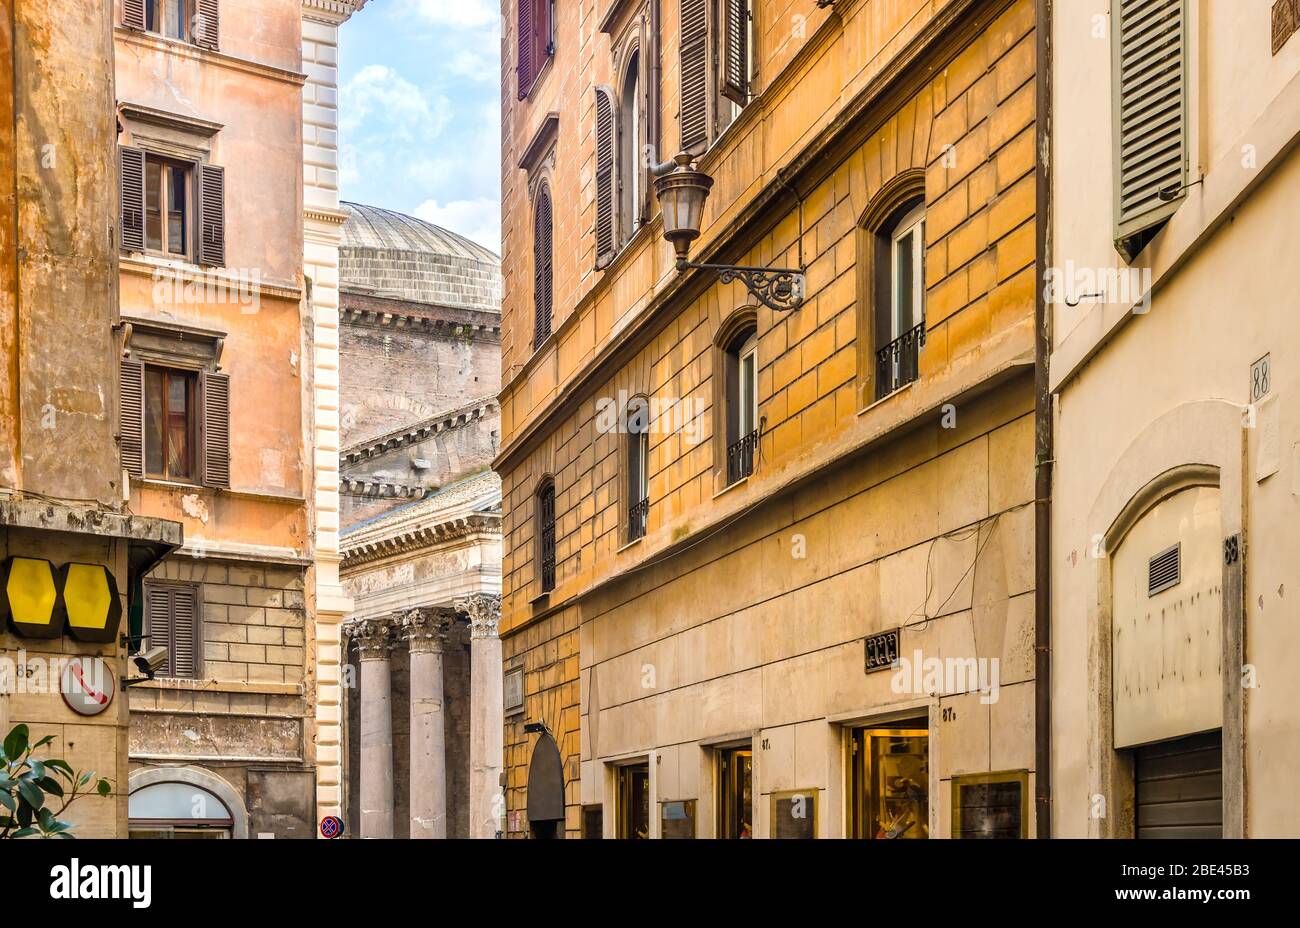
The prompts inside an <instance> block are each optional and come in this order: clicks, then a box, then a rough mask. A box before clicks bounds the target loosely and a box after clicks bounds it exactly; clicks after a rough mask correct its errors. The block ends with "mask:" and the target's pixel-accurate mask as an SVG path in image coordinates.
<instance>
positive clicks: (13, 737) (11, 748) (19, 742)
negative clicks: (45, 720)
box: [5, 725, 27, 757]
mask: <svg viewBox="0 0 1300 928" xmlns="http://www.w3.org/2000/svg"><path fill="white" fill-rule="evenodd" d="M26 750H27V726H26V725H15V726H14V727H13V729H12V730H11V731H10V732H9V734H8V735H6V736H5V756H6V757H19V756H21V755H22V753H23V752H24V751H26Z"/></svg>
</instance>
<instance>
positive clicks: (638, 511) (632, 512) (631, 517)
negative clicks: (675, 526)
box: [627, 496, 650, 541]
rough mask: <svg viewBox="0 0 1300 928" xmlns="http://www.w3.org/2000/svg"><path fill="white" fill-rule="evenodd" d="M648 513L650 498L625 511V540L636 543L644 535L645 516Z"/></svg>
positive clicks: (634, 504)
mask: <svg viewBox="0 0 1300 928" xmlns="http://www.w3.org/2000/svg"><path fill="white" fill-rule="evenodd" d="M649 513H650V497H648V496H647V497H646V498H645V499H643V500H641V501H640V502H639V503H633V504H632V505H631V506H629V507H628V509H627V540H628V541H636V540H637V539H638V538H640V537H641V536H642V535H644V534H645V522H646V516H647V515H649Z"/></svg>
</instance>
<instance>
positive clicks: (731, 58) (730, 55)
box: [722, 0, 749, 106]
mask: <svg viewBox="0 0 1300 928" xmlns="http://www.w3.org/2000/svg"><path fill="white" fill-rule="evenodd" d="M722 95H723V96H724V97H726V98H727V99H729V100H732V101H734V102H736V103H738V104H740V105H741V106H744V105H745V104H746V103H748V102H749V0H722Z"/></svg>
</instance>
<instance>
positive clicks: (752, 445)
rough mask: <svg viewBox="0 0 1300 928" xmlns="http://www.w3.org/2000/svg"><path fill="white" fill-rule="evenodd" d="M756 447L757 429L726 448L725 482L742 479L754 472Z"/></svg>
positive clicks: (731, 482) (730, 482)
mask: <svg viewBox="0 0 1300 928" xmlns="http://www.w3.org/2000/svg"><path fill="white" fill-rule="evenodd" d="M757 448H758V429H754V431H752V432H750V433H749V434H748V435H746V436H745V437H744V438H742V439H741V440H740V441H738V442H736V443H735V444H734V445H732V446H731V447H729V448H728V449H727V484H728V485H730V484H733V483H735V482H736V481H737V480H742V479H744V478H745V477H748V476H749V475H750V474H752V473H753V472H754V451H755V450H756V449H757Z"/></svg>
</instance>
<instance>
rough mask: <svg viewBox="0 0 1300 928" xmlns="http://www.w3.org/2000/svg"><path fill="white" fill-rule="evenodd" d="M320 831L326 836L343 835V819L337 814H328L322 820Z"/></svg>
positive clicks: (335, 836) (339, 836)
mask: <svg viewBox="0 0 1300 928" xmlns="http://www.w3.org/2000/svg"><path fill="white" fill-rule="evenodd" d="M320 833H321V836H322V837H325V838H341V837H343V819H341V818H339V817H338V816H337V815H327V816H325V817H324V818H323V819H321V820H320Z"/></svg>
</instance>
